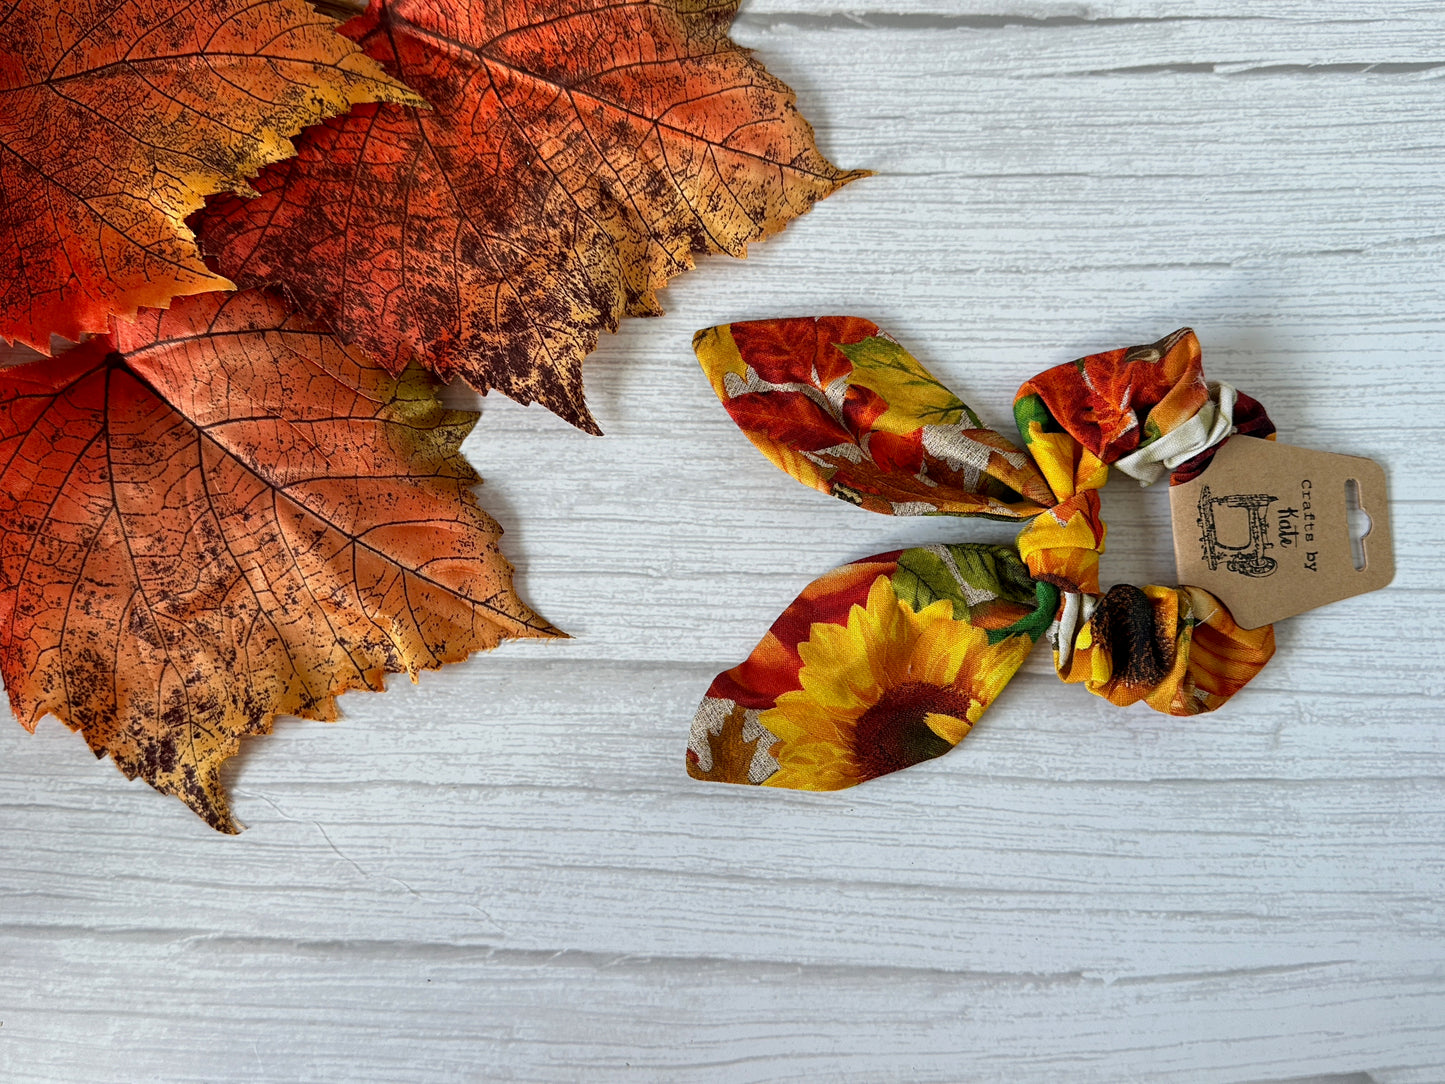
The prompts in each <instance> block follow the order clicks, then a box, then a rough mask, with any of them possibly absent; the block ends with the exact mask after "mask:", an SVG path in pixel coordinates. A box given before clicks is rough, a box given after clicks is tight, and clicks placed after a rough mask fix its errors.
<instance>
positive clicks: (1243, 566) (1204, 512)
mask: <svg viewBox="0 0 1445 1084" xmlns="http://www.w3.org/2000/svg"><path fill="white" fill-rule="evenodd" d="M1275 500H1276V498H1274V497H1271V496H1269V495H1268V494H1265V493H1233V494H1230V495H1229V496H1227V497H1216V496H1214V495H1213V494H1211V493H1210V492H1209V487H1208V486H1205V487H1204V489H1203V491H1202V492H1201V493H1200V494H1199V519H1198V523H1199V530H1200V535H1199V541H1200V543H1201V544H1202V545H1203V546H1204V559H1205V560H1206V561H1208V562H1209V569H1210V571H1211V572H1212V571H1214V570H1215V569H1217V568H1218V567H1219V563H1220V562H1221V561H1223V562H1224V567H1225V568H1227V569H1229V571H1231V572H1238V573H1239V574H1240V575H1242V576H1268V575H1270V574H1271V573H1272V572H1274V570H1275V568H1277V567H1278V564H1279V563H1278V562H1277V561H1276V560H1275V559H1274V558H1273V557H1266V556H1265V553H1264V551H1265V550H1268V549H1273V548H1274V543H1273V542H1271V541H1270V540H1269V516H1268V514H1267V513H1268V510H1269V506H1270V505H1271V504H1273V503H1274V501H1275ZM1222 508H1223V509H1230V508H1238V509H1240V510H1241V511H1243V512H1244V516H1245V522H1246V523H1247V524H1248V526H1249V541H1248V542H1244V543H1241V544H1238V545H1232V544H1230V543H1227V542H1221V541H1220V540H1219V529H1218V525H1217V524H1216V522H1215V516H1216V514H1217V512H1218V510H1219V509H1222ZM1231 518H1234V519H1235V520H1236V521H1237V518H1238V517H1231Z"/></svg>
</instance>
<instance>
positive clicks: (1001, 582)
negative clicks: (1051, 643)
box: [893, 542, 1036, 621]
mask: <svg viewBox="0 0 1445 1084" xmlns="http://www.w3.org/2000/svg"><path fill="white" fill-rule="evenodd" d="M893 592H894V594H896V595H897V596H898V597H899V598H900V599H902V600H903V601H904V602H906V603H908V605H909V606H910V607H912V608H913V611H914V612H915V613H917V612H918V611H920V610H922V609H923V608H924V607H926V606H929V605H931V604H933V603H935V602H937V601H938V600H939V599H944V598H946V599H948V600H949V601H950V602H952V603H953V616H954V619H955V620H958V621H963V620H967V619H968V618H969V616H970V614H971V613H972V608H973V607H974V606H978V605H980V604H982V603H985V602H991V601H993V600H994V599H997V598H1002V599H1007V600H1008V601H1010V602H1018V603H1022V604H1029V603H1032V602H1034V600H1035V598H1036V593H1035V589H1034V581H1033V577H1032V576H1030V575H1029V570H1028V567H1027V566H1026V565H1025V564H1024V563H1023V561H1021V560H1020V559H1019V557H1018V554H1016V553H1015V552H1014V551H1013V550H1011V549H1010V548H1008V547H1007V546H995V545H989V544H986V543H981V542H964V543H959V544H957V545H952V546H919V547H917V548H915V549H910V550H904V551H903V553H902V555H901V556H900V557H899V558H898V569H897V571H895V572H894V573H893Z"/></svg>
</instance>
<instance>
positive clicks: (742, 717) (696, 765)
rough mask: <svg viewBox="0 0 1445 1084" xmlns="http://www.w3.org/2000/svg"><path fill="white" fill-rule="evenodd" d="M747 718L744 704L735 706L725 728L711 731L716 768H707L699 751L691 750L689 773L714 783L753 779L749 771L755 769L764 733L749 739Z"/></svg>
mask: <svg viewBox="0 0 1445 1084" xmlns="http://www.w3.org/2000/svg"><path fill="white" fill-rule="evenodd" d="M746 721H747V710H746V709H745V708H743V707H742V706H741V705H737V704H735V705H733V709H732V711H730V712H728V714H727V717H726V718H725V719H723V725H722V730H720V731H719V732H718V733H716V734H714V733H713V732H712V731H708V735H707V747H708V751H709V752H711V753H712V767H711V768H708V769H707V770H705V771H704V770H703V767H702V764H701V763H700V762H699V761H698V759H697V756H696V754H694V753H692V752H691V750H689V752H688V757H687V774H688V775H690V776H692V777H693V778H694V779H703V780H706V781H707V782H710V783H750V782H752V780H751V779H750V778H749V776H748V773H749V772H750V771H751V770H752V765H753V756H754V755H755V752H756V749H757V744H758V742H759V741H761V740H762V734H761V733H760V734H759V735H758V736H757V737H756V738H752V739H751V740H749V739H745V738H744V737H743V724H744V723H745V722H746Z"/></svg>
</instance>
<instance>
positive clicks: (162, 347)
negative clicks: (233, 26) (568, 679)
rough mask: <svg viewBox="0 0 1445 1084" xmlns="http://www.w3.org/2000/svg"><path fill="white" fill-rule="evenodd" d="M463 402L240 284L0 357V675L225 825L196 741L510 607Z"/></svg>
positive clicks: (222, 747)
mask: <svg viewBox="0 0 1445 1084" xmlns="http://www.w3.org/2000/svg"><path fill="white" fill-rule="evenodd" d="M475 420H476V415H475V414H471V413H467V412H461V411H452V410H445V409H443V408H442V407H441V406H440V404H439V403H438V401H437V399H436V397H435V395H434V393H433V390H432V387H431V383H430V381H429V380H428V378H426V376H425V374H422V373H420V372H418V371H417V370H415V369H412V370H410V371H409V372H408V373H406V374H404V375H403V376H402V377H401V379H400V380H397V379H395V378H393V377H391V376H390V375H389V374H387V373H386V372H385V371H383V370H382V369H380V368H379V367H377V366H375V365H373V364H371V363H369V362H367V361H365V360H364V359H362V358H360V357H359V356H358V355H356V354H355V353H353V352H351V351H349V350H347V349H346V348H344V347H343V346H341V345H340V344H339V343H337V342H336V341H335V339H333V338H332V337H331V336H329V335H327V334H324V333H322V332H319V331H318V330H316V329H315V328H314V327H313V326H312V325H310V324H307V323H305V322H304V321H302V320H301V319H299V318H297V317H295V316H292V315H290V314H289V313H288V312H287V310H286V309H285V307H284V306H283V305H282V304H281V303H280V302H279V301H278V300H276V299H274V298H272V297H269V296H267V295H265V294H262V293H258V292H247V293H241V294H237V295H233V296H230V297H222V296H220V295H216V294H209V295H205V296H202V297H196V298H186V299H182V300H180V301H178V302H177V303H176V305H175V306H174V307H173V308H172V309H171V310H170V311H169V312H160V311H155V310H151V311H147V312H145V313H143V314H142V315H141V318H140V321H139V323H138V324H136V325H131V324H119V325H117V326H116V328H115V330H114V332H113V338H105V337H100V338H95V339H92V340H90V341H88V342H87V343H85V344H84V345H82V346H80V347H78V348H76V349H75V350H72V351H70V352H68V353H66V354H65V355H63V356H62V357H60V358H56V359H55V360H54V361H42V362H36V363H32V364H29V365H22V366H18V367H15V368H11V369H7V370H4V371H3V372H0V675H3V677H4V681H5V688H6V690H7V691H8V692H9V695H10V703H11V706H12V708H13V709H14V710H15V713H16V715H17V716H18V717H19V719H20V721H21V722H22V723H24V724H25V725H26V726H27V727H29V728H32V729H33V728H34V726H35V724H36V722H37V721H38V720H39V719H40V718H41V717H42V716H44V715H46V714H47V713H51V714H54V715H56V716H58V717H59V718H60V719H61V721H62V722H64V723H65V724H66V725H67V726H69V727H71V728H72V729H74V730H79V731H80V732H81V733H82V734H84V736H85V739H86V741H87V742H88V743H89V744H90V747H91V748H92V749H93V750H94V751H95V752H96V754H97V755H109V756H110V757H111V758H112V759H114V760H115V762H116V764H117V766H118V767H119V768H120V769H121V770H122V771H123V772H125V774H126V775H127V776H129V777H132V778H134V777H135V776H137V775H139V776H141V777H142V778H144V779H145V780H146V781H147V782H148V783H150V784H151V785H152V786H153V787H155V788H156V789H157V790H160V791H162V792H164V793H166V794H172V795H175V796H176V797H178V798H180V799H181V800H182V801H184V802H185V803H186V804H187V805H189V806H190V807H191V808H192V809H193V810H195V811H196V812H197V813H198V814H200V815H201V816H202V817H203V818H205V820H206V821H207V823H209V824H210V825H211V826H212V827H214V828H217V829H219V830H221V831H223V832H234V831H236V830H237V825H236V823H235V821H234V820H233V819H232V817H231V814H230V811H229V809H228V807H227V802H226V798H225V795H224V794H223V792H222V790H221V787H220V782H219V772H220V766H221V763H222V762H223V761H224V760H225V759H226V758H227V757H229V756H231V755H232V754H233V753H234V752H235V751H236V749H237V746H238V743H239V739H240V738H241V737H243V736H246V735H252V734H262V733H265V732H267V731H269V730H270V728H271V723H272V720H273V719H274V718H275V717H276V716H277V715H282V714H288V715H298V716H301V717H303V718H308V719H326V720H330V719H334V718H336V714H337V709H336V697H337V695H338V694H340V693H342V692H345V691H346V690H348V689H358V688H365V689H373V690H380V689H381V688H382V687H383V675H385V674H386V673H388V672H402V671H405V672H408V673H410V674H411V675H412V676H413V677H415V675H416V674H417V672H418V671H420V670H426V669H434V668H436V667H439V666H441V665H443V664H444V663H449V662H454V661H457V660H459V659H462V658H464V657H465V656H467V655H468V654H470V653H471V652H473V651H478V650H483V649H486V648H490V647H493V646H495V645H496V644H497V643H498V642H500V641H501V640H503V639H505V638H511V637H547V636H558V635H561V634H560V633H558V632H557V630H556V629H554V628H553V627H552V626H551V625H549V624H548V623H547V622H546V621H544V620H542V619H541V618H539V617H538V616H537V615H536V614H535V613H533V612H532V611H531V610H530V609H528V608H527V606H525V605H524V604H523V603H522V602H521V601H520V600H519V599H518V598H517V596H516V594H515V593H514V592H513V590H512V586H511V572H512V570H511V566H510V565H508V563H507V561H506V559H505V558H504V557H503V556H502V555H501V552H500V551H499V549H498V544H497V540H498V536H499V535H500V534H501V530H500V528H499V527H498V526H497V524H496V523H495V522H494V521H493V520H492V519H491V517H490V516H488V515H487V514H486V513H485V512H484V511H482V509H481V507H480V506H479V505H478V504H477V501H476V498H475V496H474V495H473V493H472V486H473V485H474V484H475V483H476V481H477V477H476V475H475V473H473V471H472V470H471V468H470V467H469V466H468V465H467V464H466V462H465V460H463V459H462V457H461V455H460V453H459V451H458V448H459V445H460V443H461V441H462V438H463V437H464V436H465V435H466V434H467V432H468V431H469V430H470V429H471V427H472V425H473V424H474V422H475Z"/></svg>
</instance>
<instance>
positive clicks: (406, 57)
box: [200, 0, 863, 432]
mask: <svg viewBox="0 0 1445 1084" xmlns="http://www.w3.org/2000/svg"><path fill="white" fill-rule="evenodd" d="M736 10H737V2H736V0H716V2H712V3H706V4H704V3H697V2H695V0H536V2H532V3H526V4H521V3H502V2H498V0H457V2H455V3H450V2H445V0H372V4H371V6H370V8H368V10H367V11H366V12H365V13H364V14H362V15H360V16H358V17H356V18H355V19H352V20H351V21H350V22H348V23H346V24H345V25H344V26H343V27H342V33H344V34H347V35H348V36H350V37H352V38H354V39H356V40H357V41H358V42H360V43H362V45H363V46H364V47H365V49H366V51H367V53H368V55H370V56H372V57H375V58H376V59H377V60H379V61H380V62H381V63H382V64H383V65H385V66H386V68H387V70H389V71H390V72H392V73H393V74H395V75H396V76H398V77H399V78H401V79H402V80H404V81H405V82H406V83H407V84H408V85H410V86H411V87H413V88H415V89H416V90H418V91H419V92H420V93H421V94H422V95H423V96H424V97H425V98H426V100H427V101H428V102H429V103H430V105H431V106H432V109H431V110H430V111H426V112H423V111H419V110H416V109H411V108H407V107H403V106H396V105H383V106H360V107H358V108H357V109H355V110H353V111H352V112H351V114H350V115H348V116H346V117H344V118H337V119H335V120H332V121H328V122H327V123H326V124H324V125H322V126H319V127H317V128H314V129H311V130H310V131H308V132H307V133H305V135H304V136H303V137H301V138H300V139H299V140H298V141H297V145H298V157H297V158H295V159H292V160H291V161H289V162H287V163H283V164H281V165H279V166H275V167H272V168H271V169H268V170H266V171H265V172H264V173H263V174H262V175H261V176H260V177H259V178H258V179H257V182H256V188H257V189H258V190H259V191H260V193H261V196H260V198H259V199H253V200H244V199H231V198H223V199H220V200H217V201H214V202H213V203H212V205H211V206H210V207H209V208H208V209H207V211H206V213H205V215H204V216H203V217H202V219H201V227H200V231H201V234H202V244H203V247H204V248H205V249H206V251H207V253H208V254H210V255H214V256H215V258H216V261H217V264H218V266H219V268H220V270H221V271H222V272H224V273H225V274H227V275H230V276H231V277H232V278H234V279H235V280H236V281H237V282H240V283H242V284H246V285H269V284H282V285H284V286H285V287H286V289H287V290H289V291H290V293H291V295H292V296H293V297H294V298H295V299H296V301H297V302H298V304H299V305H300V306H301V308H302V309H303V310H305V311H306V312H308V313H309V314H311V315H312V316H315V317H317V318H319V319H323V320H325V321H327V322H328V323H330V324H331V325H332V326H333V327H334V328H335V329H336V330H337V332H338V333H339V334H340V336H341V338H342V339H343V340H345V341H347V342H355V343H358V344H359V345H361V346H362V347H363V348H364V349H365V350H366V351H367V352H368V353H370V354H371V355H372V356H374V357H376V358H379V359H380V360H381V361H382V362H383V363H384V364H386V365H387V366H388V367H390V368H391V370H392V371H393V372H398V371H400V370H401V368H402V367H404V366H405V365H406V364H407V363H408V362H409V361H411V360H413V359H419V360H420V361H421V362H422V363H423V364H424V365H425V366H426V367H427V368H429V369H431V370H432V371H434V372H436V373H437V374H439V375H440V376H442V377H443V378H444V379H447V380H450V379H451V378H452V377H453V376H454V375H460V376H462V377H464V378H465V379H466V380H467V381H468V382H469V383H471V384H472V385H473V386H474V387H476V388H477V389H478V390H480V391H483V392H485V391H487V390H488V389H489V388H493V387H495V388H497V389H499V390H501V391H502V392H503V393H504V394H506V395H509V396H511V397H512V398H513V399H516V400H517V401H519V402H522V403H530V402H533V401H536V402H540V403H543V404H544V405H545V406H547V407H548V408H549V409H551V410H553V411H556V412H557V413H558V414H560V415H561V416H562V417H563V418H566V419H567V420H568V421H570V422H572V423H573V424H575V425H578V426H580V427H582V428H583V429H586V430H588V431H589V432H599V430H598V428H597V424H596V422H595V421H593V419H592V416H591V414H590V413H589V412H588V410H587V407H586V405H585V404H584V401H583V394H582V374H581V366H582V359H583V358H584V357H586V355H587V354H588V353H590V352H591V351H592V349H593V348H594V347H595V346H596V344H597V337H598V334H599V332H600V331H601V330H602V329H603V328H606V329H608V330H616V327H617V322H618V319H619V318H620V317H621V316H622V315H623V314H627V315H633V316H645V315H656V314H658V313H660V312H661V311H662V310H661V307H660V305H659V303H658V299H657V291H658V290H659V289H660V288H661V287H662V286H663V285H665V284H666V282H667V280H668V278H669V277H671V276H672V275H675V274H678V273H679V272H681V271H684V270H686V269H688V268H690V267H692V265H693V256H694V254H695V253H704V252H725V253H728V254H730V255H733V256H743V255H745V254H746V250H747V245H748V243H749V242H750V241H755V240H759V239H761V238H763V237H766V236H768V235H769V234H772V233H775V232H777V231H778V230H780V229H782V228H783V226H784V225H785V224H786V223H787V221H788V220H789V219H792V218H794V217H796V216H797V215H799V214H802V213H804V212H805V211H807V210H808V209H809V208H810V207H811V206H812V205H813V203H815V202H816V201H817V200H819V199H822V198H823V197H825V196H827V195H829V194H831V193H832V192H834V191H836V190H837V189H838V188H839V187H841V186H842V185H844V184H846V183H847V182H849V181H851V180H853V179H855V178H857V177H860V176H863V174H862V173H860V172H844V171H842V170H839V169H837V168H835V167H834V166H832V165H831V164H829V162H828V161H827V160H826V159H825V158H824V157H823V156H822V155H821V154H820V153H819V152H818V150H817V147H816V146H815V144H814V141H813V132H812V129H811V128H810V127H809V126H808V123H807V122H806V121H805V120H804V119H803V118H802V116H801V115H800V114H799V113H798V111H797V108H796V106H795V100H794V97H793V94H792V92H791V91H790V90H789V89H788V88H787V87H786V86H785V85H784V84H783V83H781V82H779V81H778V80H777V79H775V78H773V77H772V76H771V75H769V74H768V73H767V71H766V70H764V68H763V67H762V65H761V64H759V63H758V62H757V61H756V60H754V59H753V58H752V57H751V56H750V55H749V54H748V53H747V52H746V51H745V50H743V49H740V48H738V47H737V46H736V45H734V44H733V43H732V42H731V41H730V40H729V39H728V37H727V29H728V27H729V25H730V24H731V22H732V18H733V15H734V13H735V12H736Z"/></svg>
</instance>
